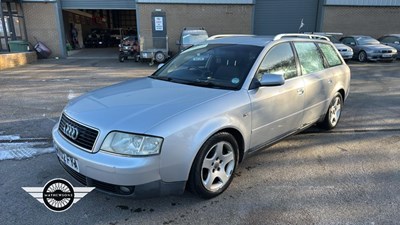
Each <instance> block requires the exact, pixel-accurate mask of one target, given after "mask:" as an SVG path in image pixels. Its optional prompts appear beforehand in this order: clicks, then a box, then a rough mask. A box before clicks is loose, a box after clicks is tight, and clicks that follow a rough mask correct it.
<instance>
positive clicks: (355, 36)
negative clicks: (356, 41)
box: [344, 35, 371, 38]
mask: <svg viewBox="0 0 400 225" xmlns="http://www.w3.org/2000/svg"><path fill="white" fill-rule="evenodd" d="M345 37H354V38H357V37H371V36H367V35H347V36H344V38H345Z"/></svg>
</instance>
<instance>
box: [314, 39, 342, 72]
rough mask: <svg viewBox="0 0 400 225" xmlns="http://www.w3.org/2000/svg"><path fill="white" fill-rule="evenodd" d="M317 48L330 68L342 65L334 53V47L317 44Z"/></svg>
mask: <svg viewBox="0 0 400 225" xmlns="http://www.w3.org/2000/svg"><path fill="white" fill-rule="evenodd" d="M318 46H319V48H320V49H321V51H322V53H323V54H324V56H325V58H326V60H327V61H328V64H329V66H330V67H333V66H338V65H341V64H342V60H341V59H340V57H339V56H338V54H337V53H336V51H335V49H334V47H333V46H332V45H330V44H324V43H318Z"/></svg>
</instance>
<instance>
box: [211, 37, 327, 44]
mask: <svg viewBox="0 0 400 225" xmlns="http://www.w3.org/2000/svg"><path fill="white" fill-rule="evenodd" d="M290 35H292V34H290ZM300 35H301V34H300ZM277 36H278V35H277ZM277 36H272V35H271V36H258V35H240V34H238V35H216V36H212V37H210V38H209V39H207V41H206V43H209V44H241V45H254V46H260V47H264V46H266V45H267V44H268V43H270V42H272V41H276V40H280V39H284V40H290V41H304V40H308V41H324V40H320V39H309V38H304V37H295V36H293V37H291V36H287V37H285V36H283V37H280V38H279V39H276V37H277Z"/></svg>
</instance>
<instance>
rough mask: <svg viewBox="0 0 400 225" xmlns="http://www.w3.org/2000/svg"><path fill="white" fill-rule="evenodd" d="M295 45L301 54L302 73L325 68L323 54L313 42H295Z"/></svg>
mask: <svg viewBox="0 0 400 225" xmlns="http://www.w3.org/2000/svg"><path fill="white" fill-rule="evenodd" d="M294 46H295V48H296V51H297V55H298V56H299V61H300V67H301V73H302V74H309V73H315V72H318V71H321V70H323V69H325V67H324V61H323V60H322V57H321V54H320V53H319V50H318V48H317V46H316V45H315V44H314V43H313V42H295V43H294Z"/></svg>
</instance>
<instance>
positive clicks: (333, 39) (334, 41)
mask: <svg viewBox="0 0 400 225" xmlns="http://www.w3.org/2000/svg"><path fill="white" fill-rule="evenodd" d="M327 37H328V38H329V40H331V42H332V43H340V41H339V39H337V38H336V37H335V36H327Z"/></svg>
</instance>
